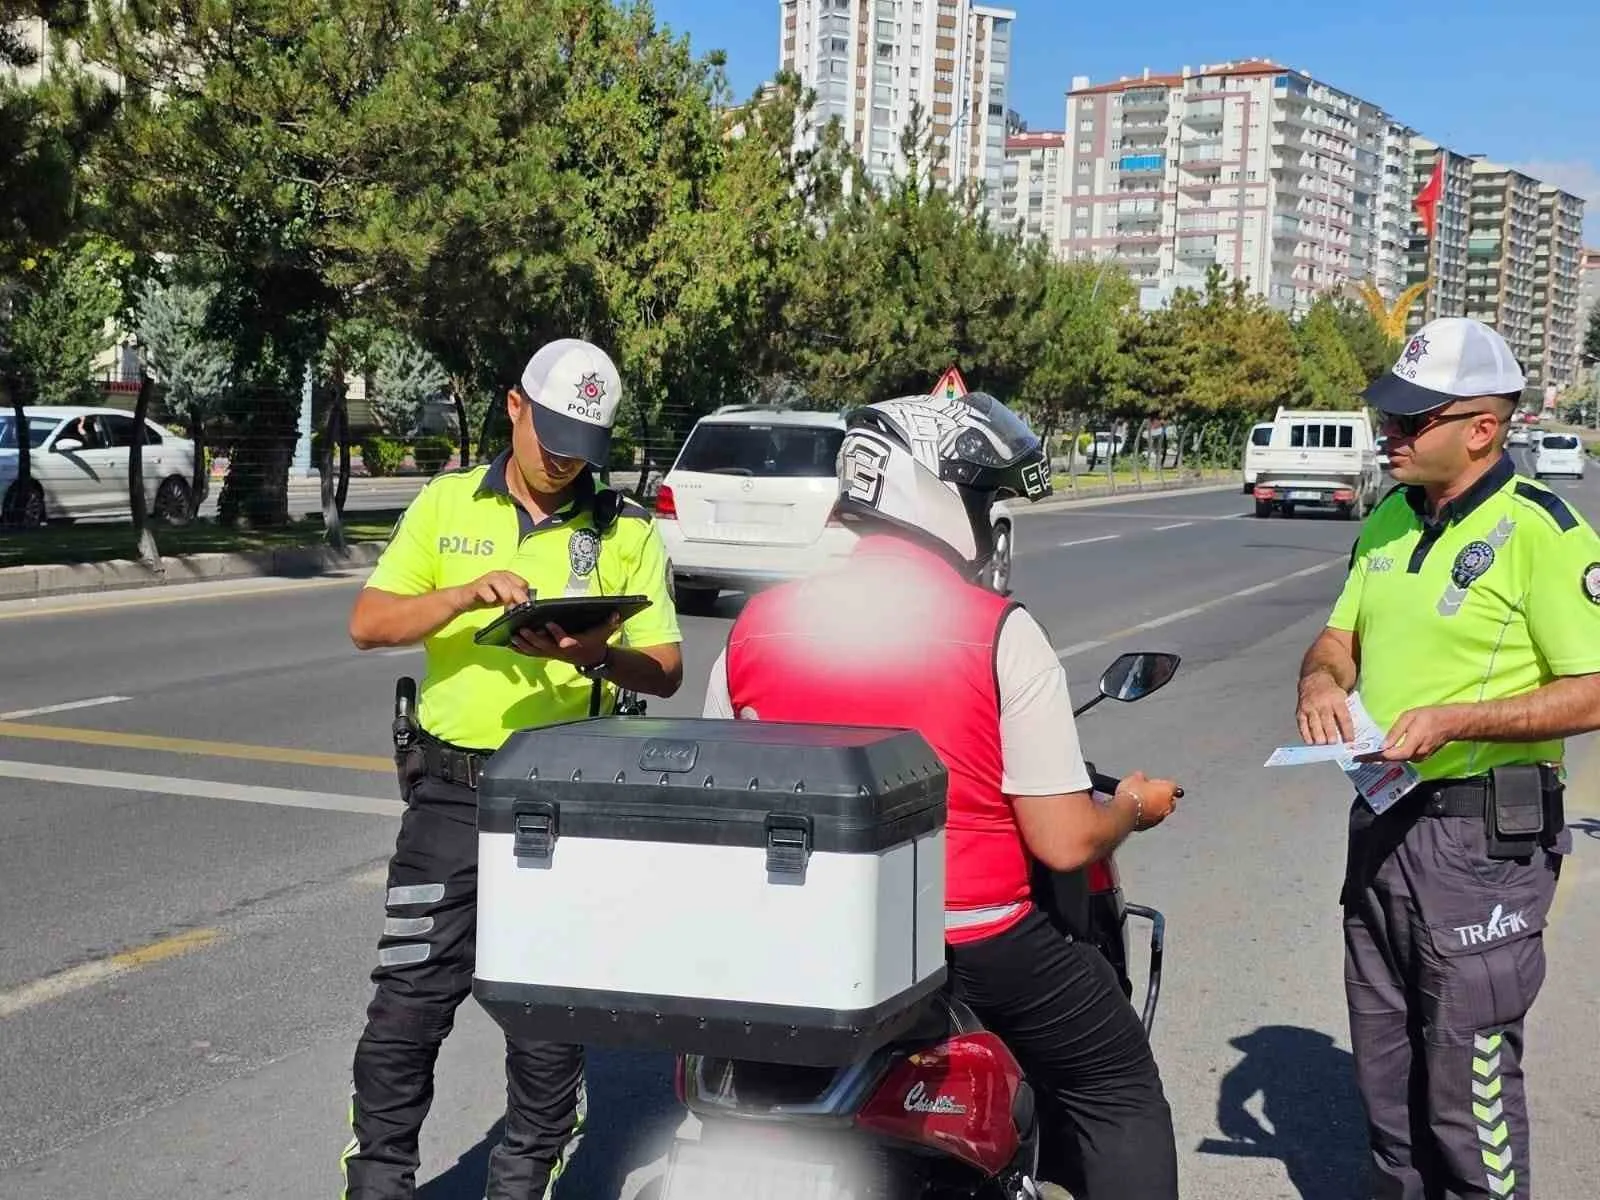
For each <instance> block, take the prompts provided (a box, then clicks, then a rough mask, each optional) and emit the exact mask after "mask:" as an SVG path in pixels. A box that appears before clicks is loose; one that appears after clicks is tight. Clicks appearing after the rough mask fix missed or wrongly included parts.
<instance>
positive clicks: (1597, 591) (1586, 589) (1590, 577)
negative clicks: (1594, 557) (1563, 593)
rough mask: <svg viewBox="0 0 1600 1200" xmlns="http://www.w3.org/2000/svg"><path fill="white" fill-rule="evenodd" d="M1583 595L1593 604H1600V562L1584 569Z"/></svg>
mask: <svg viewBox="0 0 1600 1200" xmlns="http://www.w3.org/2000/svg"><path fill="white" fill-rule="evenodd" d="M1583 594H1584V595H1585V596H1587V597H1589V600H1590V602H1591V603H1593V604H1600V562H1592V563H1590V564H1589V565H1588V566H1587V567H1585V568H1584V569H1583Z"/></svg>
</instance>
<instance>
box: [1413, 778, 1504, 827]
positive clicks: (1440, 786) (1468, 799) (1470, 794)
mask: <svg viewBox="0 0 1600 1200" xmlns="http://www.w3.org/2000/svg"><path fill="white" fill-rule="evenodd" d="M1489 787H1490V783H1489V777H1488V776H1487V775H1479V776H1476V777H1474V778H1471V779H1430V780H1427V781H1426V782H1424V783H1420V784H1418V785H1417V788H1416V791H1417V796H1418V800H1419V801H1420V803H1421V809H1420V812H1421V815H1422V816H1425V817H1481V816H1483V814H1484V812H1485V806H1486V805H1487V803H1488V800H1489ZM1414 803H1415V802H1414Z"/></svg>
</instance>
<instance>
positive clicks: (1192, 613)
mask: <svg viewBox="0 0 1600 1200" xmlns="http://www.w3.org/2000/svg"><path fill="white" fill-rule="evenodd" d="M1348 561H1349V560H1348V559H1347V558H1342V557H1341V558H1334V559H1330V560H1329V561H1327V562H1325V563H1318V564H1317V565H1316V566H1314V567H1302V568H1301V569H1300V570H1298V571H1291V572H1289V574H1287V575H1281V576H1279V577H1278V578H1277V579H1269V580H1267V581H1266V582H1265V583H1258V584H1255V585H1254V586H1252V587H1247V588H1240V589H1239V590H1238V591H1237V592H1229V593H1228V594H1227V595H1226V596H1218V597H1217V598H1216V599H1215V600H1206V601H1203V602H1202V603H1200V604H1193V605H1190V606H1189V607H1188V608H1182V609H1179V610H1178V611H1177V612H1171V613H1167V614H1166V615H1165V616H1160V617H1151V618H1150V620H1148V621H1140V622H1139V623H1138V624H1137V625H1130V626H1128V627H1127V628H1126V629H1119V630H1117V631H1116V632H1115V633H1108V634H1106V636H1105V637H1103V638H1096V639H1094V640H1093V641H1090V642H1074V643H1073V644H1072V645H1070V646H1065V647H1063V648H1062V649H1060V650H1057V651H1056V657H1057V658H1060V659H1068V658H1072V657H1073V656H1074V655H1077V654H1083V653H1085V652H1086V651H1089V650H1098V649H1100V647H1102V646H1107V645H1110V644H1111V643H1112V642H1114V641H1117V640H1118V639H1120V638H1125V637H1128V636H1129V635H1131V634H1135V633H1143V632H1144V631H1145V630H1147V629H1159V628H1161V626H1163V625H1171V624H1172V623H1173V622H1174V621H1184V620H1187V619H1188V618H1190V617H1197V616H1199V615H1200V614H1201V613H1203V612H1209V611H1210V610H1211V609H1213V608H1216V607H1218V606H1219V605H1222V604H1227V603H1228V602H1229V601H1230V600H1241V599H1244V598H1245V597H1247V596H1259V595H1260V594H1261V593H1262V592H1270V591H1271V590H1272V589H1273V588H1276V587H1282V586H1283V585H1284V584H1286V583H1293V582H1294V581H1295V580H1296V579H1304V578H1305V577H1306V576H1308V575H1315V574H1317V573H1318V572H1320V571H1327V570H1331V569H1332V568H1334V567H1337V566H1340V565H1342V564H1344V563H1347V562H1348Z"/></svg>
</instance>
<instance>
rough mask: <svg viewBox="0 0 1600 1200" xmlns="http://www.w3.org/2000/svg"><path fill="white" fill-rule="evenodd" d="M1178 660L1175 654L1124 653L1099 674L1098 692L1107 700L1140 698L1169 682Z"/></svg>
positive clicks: (1130, 700)
mask: <svg viewBox="0 0 1600 1200" xmlns="http://www.w3.org/2000/svg"><path fill="white" fill-rule="evenodd" d="M1180 661H1181V660H1180V659H1179V658H1178V656H1177V655H1176V654H1157V653H1149V652H1147V653H1143V654H1124V655H1122V656H1121V657H1119V658H1118V659H1117V660H1116V662H1114V663H1112V664H1111V665H1110V666H1109V667H1107V668H1106V669H1105V673H1104V674H1103V675H1101V676H1100V694H1101V695H1102V696H1104V697H1105V698H1106V699H1107V700H1121V701H1123V702H1124V703H1130V704H1131V703H1132V702H1133V701H1135V700H1143V699H1144V698H1145V697H1146V696H1148V695H1149V694H1150V693H1151V692H1154V691H1159V690H1160V689H1161V688H1164V687H1166V685H1167V684H1168V683H1170V682H1171V681H1172V677H1173V676H1174V675H1176V674H1177V672H1178V663H1179V662H1180Z"/></svg>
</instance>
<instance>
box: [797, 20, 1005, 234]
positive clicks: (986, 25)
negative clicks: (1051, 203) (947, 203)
mask: <svg viewBox="0 0 1600 1200" xmlns="http://www.w3.org/2000/svg"><path fill="white" fill-rule="evenodd" d="M779 3H780V12H781V20H780V22H779V34H778V36H779V39H780V47H779V55H778V58H779V61H780V62H781V63H782V64H783V66H784V68H785V69H787V70H792V71H794V72H795V73H796V74H798V75H799V76H800V78H801V79H802V80H803V81H804V83H805V84H806V86H808V87H811V88H814V89H815V90H816V95H817V103H816V107H815V108H814V109H813V110H812V112H811V114H810V118H809V121H808V123H807V126H806V127H805V128H802V129H800V130H797V131H796V136H797V138H799V139H800V140H801V141H802V143H803V144H811V143H813V142H814V141H815V139H816V137H817V135H818V132H819V131H820V130H821V129H822V128H823V127H825V126H826V125H827V124H828V122H829V121H831V120H832V119H834V118H838V120H839V121H840V123H841V124H842V126H843V128H844V134H845V137H846V139H847V140H848V142H849V143H850V145H851V146H852V147H854V149H855V151H856V153H857V154H858V155H859V156H860V157H861V159H862V160H863V161H864V162H865V163H866V164H867V170H868V172H869V174H870V175H871V176H872V178H873V179H874V180H876V181H878V182H886V181H888V180H889V179H891V178H894V177H896V176H898V175H901V174H903V172H904V170H905V167H906V157H905V155H904V153H903V151H902V148H901V144H900V142H901V135H902V134H903V133H904V132H905V130H906V128H907V126H908V125H909V124H910V123H911V119H912V113H913V110H914V109H916V108H918V107H920V109H921V111H922V113H923V114H924V121H925V122H926V123H927V124H928V125H929V126H930V127H931V131H932V133H933V135H934V137H935V139H936V142H937V144H938V145H939V147H940V148H941V149H942V151H943V161H942V162H940V163H939V164H938V166H937V167H936V168H935V176H936V178H938V179H939V180H941V181H942V182H944V183H945V184H947V185H950V186H952V187H964V186H966V185H968V184H969V183H970V184H974V185H976V186H978V187H981V188H982V189H983V194H984V196H985V199H986V202H988V203H990V204H994V203H995V201H994V200H993V197H995V196H998V194H999V192H1000V191H1001V186H1002V183H1003V179H1004V173H1005V140H1006V104H1007V99H1008V97H1009V94H1010V83H1011V57H1012V37H1013V28H1014V25H1015V22H1016V14H1015V13H1014V12H1013V11H1012V10H1010V9H1007V8H999V7H995V6H993V5H988V4H977V3H973V2H972V0H779ZM919 150H920V147H919Z"/></svg>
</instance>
